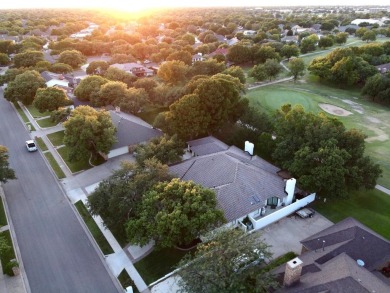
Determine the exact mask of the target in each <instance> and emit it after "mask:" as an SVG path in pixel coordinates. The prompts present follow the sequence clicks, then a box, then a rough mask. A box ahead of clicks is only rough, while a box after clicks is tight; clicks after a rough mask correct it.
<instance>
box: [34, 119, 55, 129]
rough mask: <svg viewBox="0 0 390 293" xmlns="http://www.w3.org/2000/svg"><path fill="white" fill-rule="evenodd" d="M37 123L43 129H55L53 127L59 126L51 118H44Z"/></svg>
mask: <svg viewBox="0 0 390 293" xmlns="http://www.w3.org/2000/svg"><path fill="white" fill-rule="evenodd" d="M36 122H37V123H38V125H39V126H40V127H41V128H47V127H53V126H56V125H57V124H56V123H54V122H53V121H52V120H51V118H50V117H48V118H44V119H39V120H36Z"/></svg>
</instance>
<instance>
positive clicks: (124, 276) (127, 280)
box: [118, 269, 139, 293]
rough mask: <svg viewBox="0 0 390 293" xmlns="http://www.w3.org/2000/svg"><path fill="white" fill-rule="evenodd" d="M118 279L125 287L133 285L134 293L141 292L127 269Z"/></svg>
mask: <svg viewBox="0 0 390 293" xmlns="http://www.w3.org/2000/svg"><path fill="white" fill-rule="evenodd" d="M118 280H119V282H120V283H121V285H122V288H123V289H126V288H127V287H129V286H131V287H133V292H134V293H139V291H138V289H137V287H136V286H135V284H134V281H133V280H132V279H131V278H130V276H129V274H128V273H127V271H126V270H125V269H123V271H122V272H121V273H120V274H119V276H118Z"/></svg>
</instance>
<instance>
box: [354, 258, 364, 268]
mask: <svg viewBox="0 0 390 293" xmlns="http://www.w3.org/2000/svg"><path fill="white" fill-rule="evenodd" d="M356 262H357V264H358V266H359V267H364V261H362V260H361V259H358V260H357V261H356Z"/></svg>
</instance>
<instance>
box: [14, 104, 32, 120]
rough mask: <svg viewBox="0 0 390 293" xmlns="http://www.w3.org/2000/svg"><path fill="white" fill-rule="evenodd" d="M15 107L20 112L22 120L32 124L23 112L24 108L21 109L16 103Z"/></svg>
mask: <svg viewBox="0 0 390 293" xmlns="http://www.w3.org/2000/svg"><path fill="white" fill-rule="evenodd" d="M14 106H15V108H16V110H17V111H18V113H19V115H20V117H22V120H23V121H24V123H27V122H30V120H29V119H28V118H27V116H26V114H25V113H24V112H23V110H22V108H20V106H19V104H18V102H14Z"/></svg>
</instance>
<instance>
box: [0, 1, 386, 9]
mask: <svg viewBox="0 0 390 293" xmlns="http://www.w3.org/2000/svg"><path fill="white" fill-rule="evenodd" d="M1 2H2V3H1V6H0V8H1V9H9V8H113V9H119V10H122V11H123V10H127V11H137V10H141V9H145V8H159V7H161V6H165V7H189V6H192V7H193V6H204V7H209V6H257V7H261V6H267V5H268V6H270V5H272V6H275V5H285V6H287V5H299V6H308V5H367V4H369V5H377V6H383V5H389V4H390V3H389V0H374V1H372V2H367V1H366V0H353V1H352V0H322V1H312V0H288V1H287V0H273V1H271V2H269V1H259V0H239V1H231V0H230V1H226V0H213V1H210V0H196V1H183V0H180V1H178V0H141V1H128V2H127V1H124V0H94V1H90V0H66V1H54V0H39V1H34V0H11V1H4V0H3V1H1ZM263 3H264V4H263Z"/></svg>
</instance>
